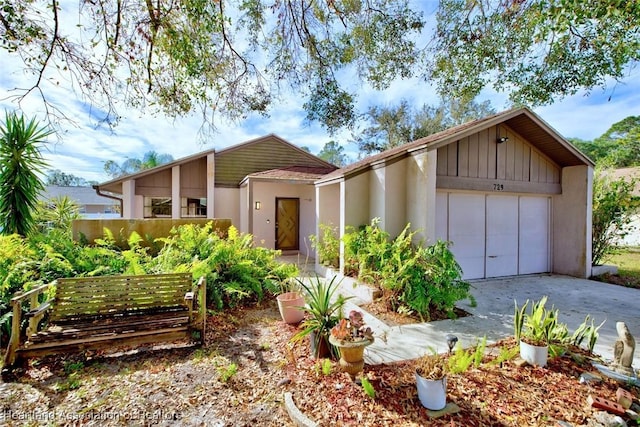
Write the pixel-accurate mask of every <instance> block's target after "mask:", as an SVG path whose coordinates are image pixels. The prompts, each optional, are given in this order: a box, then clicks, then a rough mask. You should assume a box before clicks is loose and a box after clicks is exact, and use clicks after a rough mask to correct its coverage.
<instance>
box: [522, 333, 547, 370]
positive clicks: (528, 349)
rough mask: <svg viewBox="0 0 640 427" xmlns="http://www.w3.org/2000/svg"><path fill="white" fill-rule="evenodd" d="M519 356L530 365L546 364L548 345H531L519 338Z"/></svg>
mask: <svg viewBox="0 0 640 427" xmlns="http://www.w3.org/2000/svg"><path fill="white" fill-rule="evenodd" d="M520 357H521V358H522V359H524V360H526V361H527V363H528V364H530V365H538V366H543V367H544V366H547V359H548V357H549V346H537V345H531V344H529V343H526V342H524V341H522V340H520Z"/></svg>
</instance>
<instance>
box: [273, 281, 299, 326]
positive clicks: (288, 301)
mask: <svg viewBox="0 0 640 427" xmlns="http://www.w3.org/2000/svg"><path fill="white" fill-rule="evenodd" d="M276 300H277V301H278V310H280V316H281V317H282V320H283V321H284V322H285V323H288V324H290V325H297V324H298V323H300V322H301V321H302V319H304V310H303V308H302V307H303V306H304V295H302V293H301V292H300V286H299V284H298V282H296V281H295V280H293V279H291V278H288V279H286V280H284V281H282V282H280V294H278V296H276Z"/></svg>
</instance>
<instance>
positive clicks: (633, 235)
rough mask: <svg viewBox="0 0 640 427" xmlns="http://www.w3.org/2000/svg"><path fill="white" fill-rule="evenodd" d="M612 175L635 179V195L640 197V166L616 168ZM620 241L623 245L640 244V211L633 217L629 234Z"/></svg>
mask: <svg viewBox="0 0 640 427" xmlns="http://www.w3.org/2000/svg"><path fill="white" fill-rule="evenodd" d="M612 177H613V178H614V179H619V178H624V179H625V180H627V181H631V180H635V181H636V185H635V188H634V191H633V195H634V196H636V197H640V166H636V167H630V168H621V169H616V170H614V171H613V173H612ZM619 243H620V244H621V245H623V246H640V213H638V214H636V215H634V216H633V217H632V219H631V224H630V230H629V234H627V235H626V236H625V237H624V238H623V239H621V241H620V242H619Z"/></svg>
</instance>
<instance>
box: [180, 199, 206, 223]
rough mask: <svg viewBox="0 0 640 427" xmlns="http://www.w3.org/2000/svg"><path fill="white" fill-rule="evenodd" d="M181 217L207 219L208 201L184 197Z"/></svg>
mask: <svg viewBox="0 0 640 427" xmlns="http://www.w3.org/2000/svg"><path fill="white" fill-rule="evenodd" d="M180 207H181V210H180V216H181V217H182V218H206V217H207V199H206V198H202V199H192V198H190V197H183V198H182V199H181V206H180Z"/></svg>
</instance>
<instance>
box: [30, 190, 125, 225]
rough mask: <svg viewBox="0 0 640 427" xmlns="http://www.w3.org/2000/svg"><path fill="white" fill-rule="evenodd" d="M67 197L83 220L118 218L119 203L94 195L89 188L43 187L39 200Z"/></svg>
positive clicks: (93, 191)
mask: <svg viewBox="0 0 640 427" xmlns="http://www.w3.org/2000/svg"><path fill="white" fill-rule="evenodd" d="M64 196H67V197H69V199H71V200H73V201H74V202H75V203H76V204H77V205H78V207H79V208H80V215H81V216H82V217H83V218H119V217H120V203H119V202H118V201H117V200H114V199H110V198H108V197H103V196H100V195H98V194H96V191H95V190H94V189H93V188H91V187H63V186H59V185H47V186H45V191H44V193H41V194H40V196H39V198H38V199H39V200H41V201H44V202H47V201H49V200H51V199H55V198H58V197H64Z"/></svg>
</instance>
